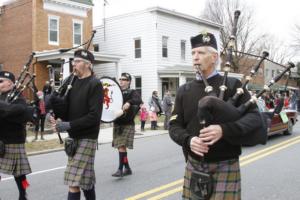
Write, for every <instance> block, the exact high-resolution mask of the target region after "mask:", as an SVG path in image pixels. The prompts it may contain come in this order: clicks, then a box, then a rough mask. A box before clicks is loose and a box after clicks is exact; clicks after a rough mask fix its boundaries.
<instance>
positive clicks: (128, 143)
mask: <svg viewBox="0 0 300 200" xmlns="http://www.w3.org/2000/svg"><path fill="white" fill-rule="evenodd" d="M134 132H135V129H134V125H117V124H114V128H113V141H112V146H113V147H115V148H119V147H121V146H125V147H127V148H128V149H133V139H134Z"/></svg>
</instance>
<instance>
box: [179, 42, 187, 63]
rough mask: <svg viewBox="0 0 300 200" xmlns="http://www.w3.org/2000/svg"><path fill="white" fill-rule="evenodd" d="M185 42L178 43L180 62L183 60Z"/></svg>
mask: <svg viewBox="0 0 300 200" xmlns="http://www.w3.org/2000/svg"><path fill="white" fill-rule="evenodd" d="M185 43H186V41H185V40H181V42H180V53H181V60H185Z"/></svg>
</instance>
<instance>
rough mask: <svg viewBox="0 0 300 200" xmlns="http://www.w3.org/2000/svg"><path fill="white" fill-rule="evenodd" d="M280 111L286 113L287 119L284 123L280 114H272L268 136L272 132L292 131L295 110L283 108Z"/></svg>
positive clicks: (295, 114) (285, 133)
mask: <svg viewBox="0 0 300 200" xmlns="http://www.w3.org/2000/svg"><path fill="white" fill-rule="evenodd" d="M268 112H269V113H272V112H273V110H270V111H268ZM281 112H285V113H286V116H287V119H288V121H287V122H286V123H284V122H283V119H282V117H281V116H280V114H274V115H273V117H272V120H271V124H270V127H269V128H268V135H269V136H270V135H274V134H284V135H290V134H292V133H293V126H294V125H295V123H296V122H297V117H298V112H297V110H292V109H283V110H282V111H281Z"/></svg>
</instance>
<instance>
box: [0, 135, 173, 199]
mask: <svg viewBox="0 0 300 200" xmlns="http://www.w3.org/2000/svg"><path fill="white" fill-rule="evenodd" d="M165 134H168V132H162V133H156V134H154V135H137V137H134V139H135V140H136V139H141V138H146V137H154V136H160V135H165ZM109 143H111V141H107V142H98V145H103V144H109ZM59 151H64V148H56V149H48V150H43V151H35V152H30V153H27V156H35V155H41V154H48V153H54V152H59ZM0 200H1V199H0Z"/></svg>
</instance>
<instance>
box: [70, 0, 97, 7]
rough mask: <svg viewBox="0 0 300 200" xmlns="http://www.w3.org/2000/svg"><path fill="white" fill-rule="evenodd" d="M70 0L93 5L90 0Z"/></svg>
mask: <svg viewBox="0 0 300 200" xmlns="http://www.w3.org/2000/svg"><path fill="white" fill-rule="evenodd" d="M70 1H74V2H77V3H83V4H86V5H91V6H92V5H93V2H92V0H70Z"/></svg>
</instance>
